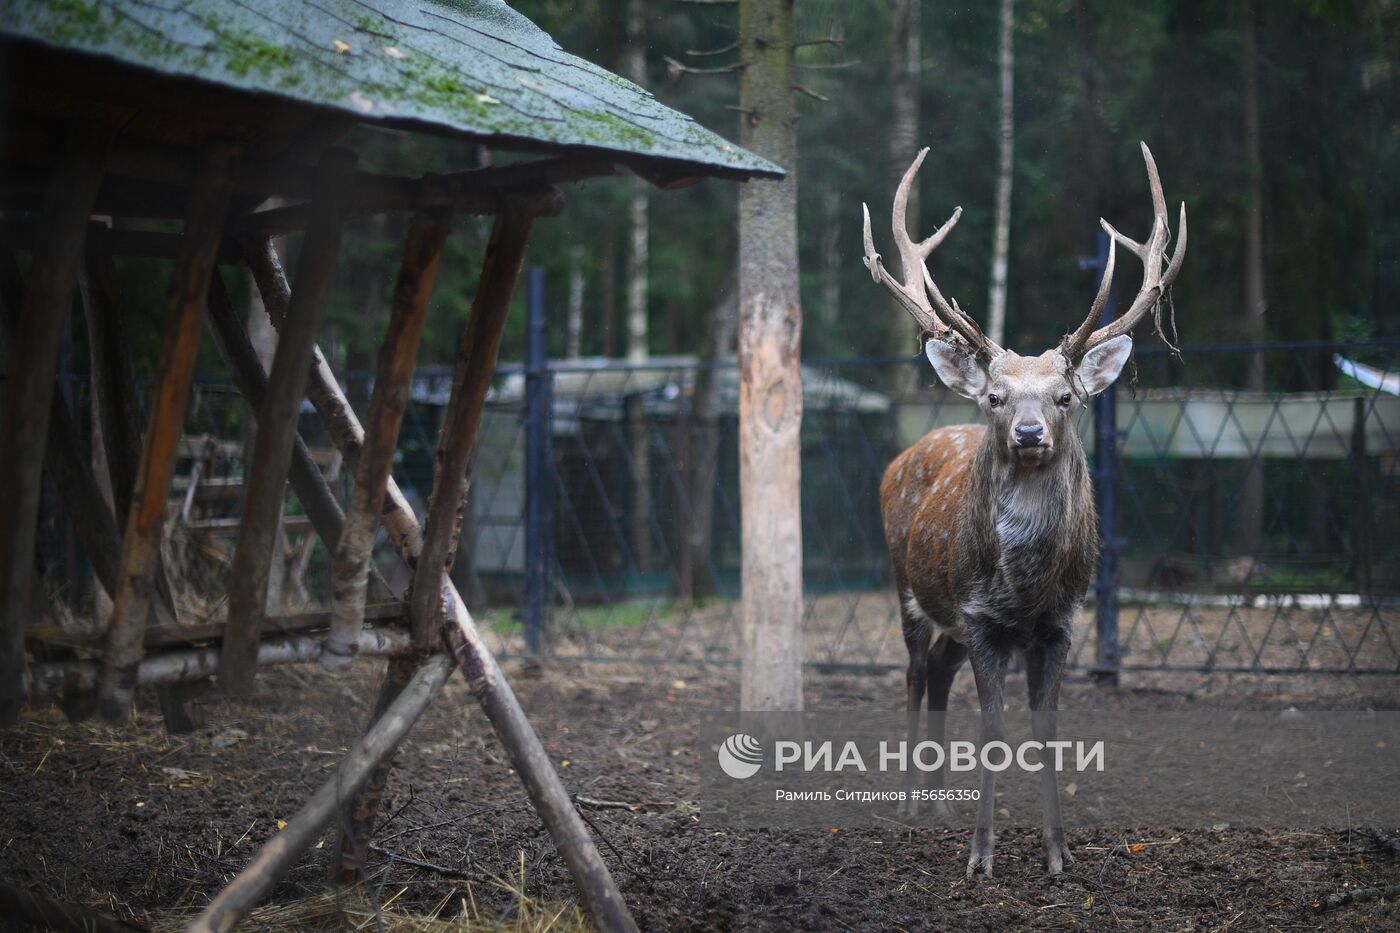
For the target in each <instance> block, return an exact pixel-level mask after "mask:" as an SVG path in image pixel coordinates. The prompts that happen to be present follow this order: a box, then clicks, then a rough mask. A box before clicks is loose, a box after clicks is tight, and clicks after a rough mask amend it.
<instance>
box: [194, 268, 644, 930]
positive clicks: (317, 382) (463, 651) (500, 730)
mask: <svg viewBox="0 0 1400 933" xmlns="http://www.w3.org/2000/svg"><path fill="white" fill-rule="evenodd" d="M248 266H249V268H250V269H251V271H252V273H253V278H254V280H255V281H256V282H257V285H258V288H259V290H260V291H261V293H262V297H263V304H264V306H265V307H266V308H267V310H268V314H269V315H270V316H271V317H272V321H273V323H274V325H276V324H278V323H279V320H280V319H281V317H282V315H283V309H285V308H286V307H287V298H288V295H289V293H290V289H289V288H288V286H287V281H286V277H285V276H284V275H283V274H282V267H281V265H280V263H279V262H278V260H277V252H276V250H274V249H273V248H272V245H271V243H270V242H263V243H261V244H251V247H250V249H249V252H248ZM307 396H308V397H309V398H310V399H311V401H312V404H314V405H315V406H316V410H317V412H318V413H319V414H320V416H321V420H322V421H323V422H324V424H325V426H326V430H327V433H329V434H330V436H331V439H332V440H333V441H334V442H335V445H336V446H337V447H339V448H340V451H341V453H342V454H344V455H345V459H346V461H347V463H352V464H353V462H354V461H355V458H356V456H357V455H358V451H359V449H360V446H361V445H362V444H363V443H364V429H363V428H362V427H361V426H360V422H359V419H358V418H357V417H356V416H355V412H354V410H353V409H352V408H351V407H350V402H349V400H348V399H347V398H346V397H345V393H344V392H343V391H342V390H341V388H340V385H339V384H338V383H337V382H336V380H335V375H334V374H333V373H332V372H331V369H330V366H329V365H328V364H327V363H326V361H325V357H324V356H323V355H322V354H321V352H320V350H319V348H318V349H317V350H316V351H315V353H314V354H313V366H312V372H311V383H310V385H309V386H308V389H307ZM380 521H381V522H382V523H383V524H384V528H385V530H386V531H387V532H388V533H389V540H390V542H392V543H393V545H394V548H395V549H396V550H397V551H398V552H399V555H400V556H401V557H402V558H403V560H404V563H405V564H407V565H408V567H409V568H410V569H412V568H414V567H415V566H416V565H417V563H418V558H419V556H420V555H421V553H422V549H423V533H422V529H421V528H420V527H419V525H418V519H417V517H416V516H415V515H414V514H413V510H412V509H411V508H409V506H408V502H407V500H405V499H404V497H403V493H402V492H401V491H400V490H399V488H398V485H397V484H396V483H395V482H394V481H393V478H392V477H391V478H390V480H389V485H388V489H387V491H386V495H385V505H384V509H383V511H382V513H381V515H380ZM442 593H443V597H444V599H445V601H446V611H445V623H444V633H443V634H444V635H445V637H446V638H447V640H448V643H449V645H450V647H451V649H452V653H453V656H454V657H455V658H456V659H457V663H458V664H459V665H460V666H461V667H462V674H463V676H465V677H466V678H467V683H468V684H469V685H470V686H471V689H472V693H473V694H474V695H475V696H476V698H477V702H479V703H480V704H481V707H482V709H483V710H484V711H485V713H486V716H487V718H488V719H489V720H490V721H491V726H492V728H493V729H494V730H495V732H496V735H497V736H499V737H500V739H501V742H502V744H503V745H504V746H505V747H506V749H507V750H508V752H509V754H510V757H511V761H512V763H513V764H514V765H515V769H516V773H517V774H519V775H520V779H521V782H522V783H523V784H524V785H525V791H526V793H527V794H528V796H529V797H530V802H531V804H532V805H533V806H534V808H535V811H536V812H537V813H538V814H539V815H540V819H541V821H542V822H543V823H544V824H545V827H546V828H547V829H548V830H549V833H550V837H551V838H552V839H553V840H554V844H555V845H556V846H557V847H558V849H559V851H560V853H561V854H562V855H563V858H564V863H565V865H567V866H568V869H569V873H570V874H571V875H572V876H573V879H574V883H575V885H577V887H578V889H579V893H580V895H581V896H582V899H583V902H584V904H585V906H586V907H587V909H588V911H589V913H590V914H591V915H592V917H593V919H594V921H595V922H596V923H597V924H598V925H599V926H600V927H601V928H603V929H605V930H635V929H636V924H635V923H634V922H633V920H632V916H631V914H630V913H629V912H628V910H627V905H626V904H625V903H624V902H623V900H622V896H621V895H620V894H619V893H618V891H617V885H616V884H615V883H614V882H613V880H612V875H611V873H610V872H609V871H608V867H607V865H606V864H605V863H604V862H603V860H602V857H601V856H599V854H598V848H597V846H595V845H594V844H593V840H592V837H591V836H589V834H588V830H587V828H586V827H585V826H584V825H583V821H582V820H581V819H580V818H579V815H578V813H577V812H575V810H574V807H573V802H572V801H571V799H570V797H569V795H568V792H567V791H565V790H564V785H563V783H562V782H561V781H560V780H559V775H558V773H557V772H556V771H555V770H554V764H553V763H552V762H551V761H550V758H549V756H548V754H546V753H545V750H544V746H543V745H542V744H541V743H540V740H539V736H537V735H536V734H535V731H534V729H533V728H531V726H530V721H529V719H528V718H526V716H525V711H524V710H523V709H521V707H520V701H519V699H517V698H516V696H515V692H514V691H513V690H511V688H510V684H509V683H507V682H506V679H505V675H504V674H502V673H501V669H500V667H499V666H498V665H497V664H496V659H495V657H494V656H493V655H492V653H491V649H490V647H489V646H488V645H487V644H486V641H485V639H483V638H482V637H481V632H480V631H479V630H478V629H477V627H476V622H475V621H474V620H473V619H472V617H471V613H470V612H468V611H467V607H466V605H465V604H464V603H463V602H462V597H461V596H460V595H459V594H458V592H457V589H456V587H455V586H453V585H452V582H451V580H447V581H445V582H444V583H443V587H442ZM420 674H421V670H420ZM259 896H261V895H259ZM206 913H207V912H206ZM233 919H234V920H236V918H233Z"/></svg>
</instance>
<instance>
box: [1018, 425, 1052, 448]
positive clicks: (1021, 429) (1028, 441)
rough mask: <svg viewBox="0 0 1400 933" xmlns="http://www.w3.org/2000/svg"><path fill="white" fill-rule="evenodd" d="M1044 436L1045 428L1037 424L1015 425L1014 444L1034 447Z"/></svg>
mask: <svg viewBox="0 0 1400 933" xmlns="http://www.w3.org/2000/svg"><path fill="white" fill-rule="evenodd" d="M1044 436H1045V428H1044V427H1042V426H1041V425H1038V424H1018V425H1016V446H1017V447H1035V446H1036V445H1038V444H1039V443H1040V439H1041V438H1043V437H1044Z"/></svg>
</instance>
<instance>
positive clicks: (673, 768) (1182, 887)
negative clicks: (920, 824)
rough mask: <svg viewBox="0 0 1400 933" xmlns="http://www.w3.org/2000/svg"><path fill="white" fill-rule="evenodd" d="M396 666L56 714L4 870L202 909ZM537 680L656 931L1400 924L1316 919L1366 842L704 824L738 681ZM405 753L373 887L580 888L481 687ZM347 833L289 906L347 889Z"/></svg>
mask: <svg viewBox="0 0 1400 933" xmlns="http://www.w3.org/2000/svg"><path fill="white" fill-rule="evenodd" d="M378 667H379V665H378V664H377V663H376V662H364V663H362V664H361V665H359V666H358V667H357V668H356V670H355V671H353V672H352V673H350V674H349V675H342V676H340V677H333V676H331V675H327V674H324V673H322V672H320V671H319V670H313V669H311V668H295V669H294V668H285V669H280V670H275V671H271V672H268V673H265V674H263V675H261V679H260V691H259V694H258V696H257V697H256V698H255V699H253V700H251V701H249V702H245V703H239V704H236V705H235V704H230V703H227V702H223V701H209V702H207V703H206V704H205V713H206V716H207V726H206V728H204V729H202V730H201V731H199V732H197V733H194V734H192V735H186V736H167V735H165V734H164V732H163V731H162V728H161V723H160V718H159V716H158V715H157V713H156V712H155V710H154V708H153V704H150V703H149V702H148V703H147V704H146V705H144V706H143V708H142V709H141V711H140V713H139V715H138V717H137V718H136V720H135V721H134V723H133V724H132V725H131V726H130V727H127V728H122V729H113V728H110V727H106V726H101V725H97V724H94V723H81V724H70V723H67V722H66V721H64V720H63V718H62V717H61V715H59V714H58V713H57V712H56V711H53V710H35V711H32V712H31V713H30V714H29V715H28V716H27V717H26V719H25V721H24V723H23V724H22V726H21V727H20V728H18V729H15V730H12V731H9V732H5V733H0V774H3V775H4V777H3V779H2V780H0V794H3V798H4V803H5V806H4V807H3V808H0V879H3V880H4V881H7V882H10V883H13V884H19V885H22V886H26V887H30V888H34V889H38V890H41V891H44V892H47V893H50V894H51V895H53V896H56V897H59V898H62V899H66V900H71V901H77V902H81V903H83V904H87V905H90V906H94V907H98V908H100V909H102V910H105V911H108V912H110V913H112V914H115V915H118V916H121V917H124V918H131V919H136V920H141V921H146V922H149V921H152V920H162V919H163V920H164V921H166V922H169V921H170V920H172V919H175V918H178V917H180V916H181V915H182V912H183V911H188V910H190V909H192V908H197V907H198V906H200V905H202V904H203V903H205V902H206V901H207V899H208V898H209V897H210V896H211V895H212V894H213V893H214V892H215V891H216V890H217V889H218V888H219V887H220V885H221V884H222V883H224V882H225V881H226V880H227V879H228V878H229V877H230V876H231V875H232V874H233V873H234V872H236V871H237V870H238V869H239V868H240V867H241V866H242V865H243V864H244V862H245V861H246V860H247V859H248V858H249V857H250V856H251V854H252V853H253V852H254V851H255V849H256V847H257V846H258V845H259V844H260V843H261V842H262V841H263V840H265V839H266V838H268V837H269V836H270V835H271V834H272V833H274V832H275V831H276V829H277V825H278V821H279V820H285V819H288V818H290V817H291V816H292V815H293V814H294V813H295V811H296V809H297V807H298V805H299V804H300V803H301V801H302V800H303V799H304V797H305V796H306V795H307V794H308V793H309V792H310V790H311V789H313V788H314V787H315V786H316V785H317V784H318V783H319V782H321V781H322V780H324V778H325V777H326V776H327V775H328V774H329V773H330V771H331V769H332V768H333V767H334V766H335V764H336V763H337V761H338V760H339V758H340V755H341V753H342V752H343V750H344V747H345V745H346V744H347V743H348V742H350V741H353V739H354V737H355V736H356V735H357V733H358V731H359V730H360V729H361V728H362V726H363V717H364V716H365V710H366V706H367V703H368V702H369V699H370V698H371V697H372V695H373V690H374V686H375V682H376V680H377V676H378ZM513 681H514V684H515V686H516V689H517V692H518V693H519V694H520V696H521V699H522V702H523V704H524V705H525V707H526V709H527V711H528V712H529V713H530V715H531V718H532V719H533V721H534V722H535V724H536V727H537V729H538V730H539V732H540V735H541V738H542V739H543V741H544V743H545V746H546V747H547V748H548V749H549V751H550V753H551V755H552V756H553V757H554V759H555V761H556V763H557V764H558V765H559V767H560V771H561V774H562V776H563V778H564V781H565V783H566V784H567V786H568V787H569V789H570V790H571V791H572V792H573V793H575V794H577V795H579V797H580V798H584V799H585V802H584V803H583V804H582V809H581V812H583V813H584V814H585V816H586V817H587V818H588V820H589V821H590V823H591V824H592V826H593V829H594V831H595V833H596V835H597V837H598V839H599V844H600V848H601V850H602V853H603V856H604V858H605V859H606V860H607V861H608V863H609V865H610V867H611V868H612V871H613V873H614V876H615V877H616V878H617V880H618V882H619V884H620V885H621V888H622V892H623V895H624V896H625V898H626V899H627V902H628V903H629V905H630V906H631V908H632V910H633V912H634V913H635V915H636V917H637V919H638V921H639V923H640V924H641V926H642V927H643V928H644V929H650V930H730V929H757V930H770V929H771V930H779V929H946V928H970V929H995V930H1002V929H1019V928H1035V929H1103V928H1114V927H1123V928H1133V929H1153V930H1196V929H1227V928H1232V929H1240V930H1246V929H1248V930H1256V929H1280V930H1282V929H1303V928H1307V929H1312V928H1316V927H1319V926H1326V927H1328V928H1330V929H1349V930H1350V929H1355V930H1363V929H1365V930H1374V929H1387V928H1389V929H1400V904H1396V903H1395V902H1394V900H1393V899H1392V900H1389V901H1385V900H1379V901H1371V902H1368V903H1363V904H1355V905H1351V906H1346V907H1342V908H1339V909H1336V910H1331V911H1328V912H1327V913H1325V914H1322V913H1319V912H1318V911H1317V910H1316V909H1315V907H1314V905H1315V904H1316V902H1318V901H1319V900H1320V899H1321V898H1322V897H1324V896H1326V895H1329V894H1335V893H1338V892H1344V891H1348V890H1351V889H1355V888H1367V887H1375V886H1384V885H1394V884H1396V883H1400V854H1397V852H1395V851H1393V850H1387V849H1386V848H1384V847H1382V846H1381V845H1380V844H1379V843H1378V842H1377V841H1376V840H1375V839H1373V838H1371V837H1369V836H1367V835H1364V834H1362V833H1360V832H1352V831H1349V830H1347V829H1345V828H1339V829H1337V830H1335V831H1306V832H1303V831H1296V832H1288V831H1275V830H1268V831H1266V830H1225V831H1199V830H1191V831H1179V830H1176V829H1173V828H1172V827H1162V826H1138V827H1129V826H1123V827H1117V828H1115V829H1113V830H1112V831H1109V830H1105V829H1102V828H1092V829H1078V830H1077V829H1074V828H1072V827H1071V828H1070V830H1069V837H1070V842H1071V845H1072V847H1073V851H1074V853H1075V856H1076V858H1077V861H1076V862H1075V863H1074V864H1073V865H1072V866H1071V867H1070V868H1069V870H1068V871H1067V873H1066V875H1065V876H1063V877H1062V878H1061V879H1059V880H1051V879H1048V878H1046V877H1045V876H1044V874H1043V870H1042V868H1041V865H1040V855H1039V845H1038V836H1037V833H1036V831H1035V830H1034V829H1033V828H1030V827H1014V826H1013V827H1007V828H1004V829H1002V830H1001V831H1000V832H999V842H998V852H997V876H996V877H995V879H993V880H990V881H986V880H984V881H980V882H975V883H973V882H968V881H967V880H965V878H964V875H963V865H964V859H965V847H966V845H967V844H968V841H969V835H970V834H969V833H968V832H966V831H951V830H950V831H943V830H936V831H935V830H919V831H908V830H902V829H898V828H895V827H891V828H890V829H887V830H860V831H837V832H832V831H819V832H798V831H787V832H772V831H756V830H755V831H733V830H723V831H720V830H717V829H716V828H714V827H707V826H705V825H704V824H703V823H701V822H700V820H699V818H698V817H697V816H696V815H695V813H694V803H693V802H694V800H695V798H696V795H697V794H698V792H699V786H700V777H699V764H700V762H701V761H702V760H704V759H705V758H707V756H709V755H710V754H711V752H710V750H709V749H708V748H703V747H701V743H700V741H699V738H698V735H699V732H698V722H697V719H698V717H697V715H696V714H697V713H698V711H700V710H704V709H720V708H724V707H725V706H729V705H732V702H733V699H734V697H735V696H736V694H737V688H736V684H735V672H734V670H733V669H732V668H713V667H712V668H708V669H701V668H696V667H671V668H662V667H651V668H635V667H631V668H629V667H624V666H620V665H589V666H579V665H557V666H555V667H554V668H552V669H550V670H547V671H546V673H544V674H542V675H538V676H532V677H527V676H523V675H521V674H520V672H518V671H517V672H515V676H514V677H513ZM971 689H972V688H971V684H970V678H969V677H968V676H967V675H966V674H964V675H962V676H960V678H959V681H958V685H957V687H956V697H955V703H959V704H968V705H969V706H970V704H971V696H970V694H971ZM901 690H902V677H900V676H899V675H897V674H881V675H875V676H834V675H818V674H813V675H811V676H809V678H808V681H807V704H808V707H809V708H827V709H837V708H840V709H882V708H883V709H888V708H892V707H897V705H898V704H899V702H900V701H899V697H900V695H901ZM1010 693H1011V694H1012V695H1014V696H1016V697H1021V696H1024V685H1013V686H1012V688H1011V689H1010ZM1064 705H1065V707H1067V708H1088V707H1114V708H1144V709H1192V708H1245V707H1248V708H1286V707H1288V706H1297V707H1299V708H1307V707H1312V708H1372V709H1400V678H1397V677H1350V678H1343V677H1332V676H1321V675H1302V676H1289V677H1283V676H1273V677H1267V676H1241V675H1224V674H1216V675H1181V674H1170V675H1169V674H1154V675H1133V674H1129V675H1126V676H1125V678H1124V684H1123V686H1122V687H1120V688H1118V689H1107V688H1103V687H1099V686H1095V685H1093V684H1090V683H1089V682H1087V681H1086V680H1084V679H1082V678H1079V677H1072V678H1071V679H1070V680H1069V681H1068V682H1067V684H1066V687H1065V697H1064ZM398 762H399V763H398V768H397V769H396V771H395V774H394V777H393V779H392V781H391V785H390V790H389V793H388V795H387V797H386V800H385V806H384V808H383V811H382V812H383V814H384V819H383V821H382V822H381V825H380V827H379V829H378V831H377V833H376V837H375V845H376V848H375V851H374V855H373V862H372V865H371V870H372V872H373V875H374V879H373V886H372V889H371V893H372V894H373V896H375V897H377V898H379V899H381V900H390V899H394V902H395V904H396V905H397V906H398V907H405V906H410V907H413V908H416V909H418V910H420V911H424V912H427V911H432V910H434V909H437V910H438V911H439V913H440V914H441V915H442V916H445V917H451V916H455V915H457V914H458V913H459V912H460V911H461V910H462V909H463V907H462V905H463V904H464V900H465V899H470V900H471V901H474V902H476V903H477V904H479V905H483V906H484V909H485V910H487V911H490V912H495V913H497V914H499V915H500V916H502V917H504V918H507V919H509V917H510V914H511V911H512V910H513V909H514V907H513V905H514V904H515V903H516V900H517V897H518V894H517V893H515V890H518V889H520V888H521V887H522V884H523V888H524V890H525V891H526V892H527V893H528V894H529V895H530V896H531V897H535V898H539V899H541V900H543V901H547V902H558V901H567V900H568V899H570V898H571V897H572V888H571V887H570V884H569V880H568V876H567V873H566V872H565V870H564V868H563V866H562V864H561V862H560V860H559V858H558V857H557V855H556V854H555V851H554V848H553V846H552V845H551V843H550V841H549V838H548V836H547V835H546V833H545V832H544V830H543V829H542V828H541V826H540V824H539V823H538V821H537V820H536V818H535V817H534V815H533V813H532V812H531V811H530V809H529V807H528V804H527V802H526V799H525V795H524V792H523V790H522V788H521V785H520V782H519V780H518V779H517V777H516V776H515V775H514V774H513V773H512V772H511V771H510V769H509V767H508V765H507V764H506V761H505V756H504V754H503V753H502V751H501V749H500V747H499V745H498V743H497V742H496V741H495V739H494V737H493V736H492V734H491V731H490V729H489V727H488V726H487V724H486V722H485V719H484V717H483V715H482V714H481V712H480V711H479V709H478V708H477V707H476V705H475V703H474V702H473V700H472V699H471V697H470V695H469V694H468V693H467V691H466V689H465V687H464V686H463V685H462V684H461V682H460V680H458V679H454V680H453V682H452V683H450V684H449V686H448V688H447V690H446V691H445V693H444V694H443V696H441V697H440V698H439V699H438V700H437V702H435V703H434V705H433V706H432V708H431V709H430V710H429V711H428V713H427V714H426V716H425V718H424V720H423V721H422V722H420V723H419V725H418V727H417V728H415V730H414V731H413V733H412V735H411V737H410V739H409V741H408V742H407V744H406V746H405V747H404V749H403V751H402V753H401V755H400V757H399V759H398ZM600 802H601V803H627V804H630V805H632V806H634V807H635V808H636V809H635V810H628V809H622V808H617V807H609V806H600ZM1389 829H1390V836H1391V837H1392V838H1393V837H1394V835H1395V828H1394V827H1391V828H1389ZM332 843H333V840H328V841H327V843H326V845H325V847H324V848H323V849H321V850H320V852H318V853H314V854H313V856H312V857H308V858H306V859H304V860H303V861H302V862H301V863H300V864H299V865H298V866H297V867H296V868H295V869H294V871H293V872H292V873H291V875H290V876H289V877H288V878H287V879H286V880H285V881H284V882H283V883H281V884H280V885H279V886H278V887H277V889H276V890H275V891H274V893H273V896H272V899H273V900H274V901H278V902H289V901H294V900H296V899H298V898H302V897H306V896H308V895H310V894H313V893H315V892H318V891H321V890H323V886H322V885H321V880H322V878H323V873H324V871H325V864H326V863H325V861H324V858H323V857H324V854H325V853H326V852H328V851H329V849H330V848H331V845H332ZM522 874H523V879H524V880H523V883H522V881H521V878H522ZM512 889H515V890H512Z"/></svg>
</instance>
